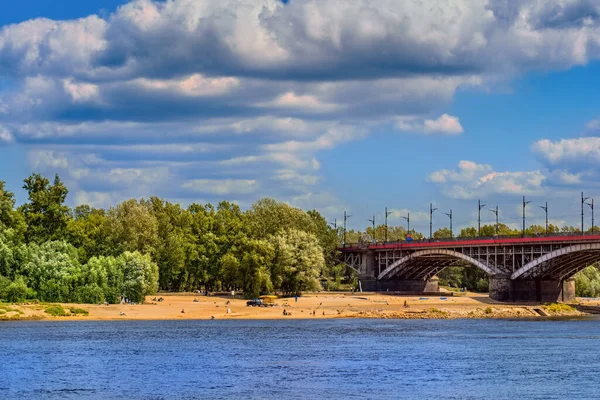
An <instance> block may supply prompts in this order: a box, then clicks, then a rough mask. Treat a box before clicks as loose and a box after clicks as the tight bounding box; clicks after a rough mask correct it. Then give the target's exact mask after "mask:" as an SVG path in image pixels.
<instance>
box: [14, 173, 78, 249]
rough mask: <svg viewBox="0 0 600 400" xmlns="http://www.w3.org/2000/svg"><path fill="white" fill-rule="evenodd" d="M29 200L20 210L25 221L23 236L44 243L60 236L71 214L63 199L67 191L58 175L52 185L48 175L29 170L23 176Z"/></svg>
mask: <svg viewBox="0 0 600 400" xmlns="http://www.w3.org/2000/svg"><path fill="white" fill-rule="evenodd" d="M24 182H25V184H24V185H23V189H25V190H27V194H28V197H29V202H28V203H25V204H23V206H22V207H21V210H22V212H23V215H24V217H25V222H26V223H27V232H26V240H27V241H28V242H34V243H43V242H46V241H49V240H62V239H64V238H65V236H66V235H65V230H66V228H67V223H68V221H69V218H70V214H69V207H68V206H66V205H65V204H64V203H65V199H66V198H67V194H68V193H69V191H68V190H67V188H66V186H65V185H64V184H63V183H62V182H61V180H60V178H59V177H58V175H55V176H54V182H53V184H52V185H51V184H50V181H49V180H48V179H47V178H44V177H43V176H41V175H39V174H32V175H31V176H29V177H28V178H26V179H25V180H24Z"/></svg>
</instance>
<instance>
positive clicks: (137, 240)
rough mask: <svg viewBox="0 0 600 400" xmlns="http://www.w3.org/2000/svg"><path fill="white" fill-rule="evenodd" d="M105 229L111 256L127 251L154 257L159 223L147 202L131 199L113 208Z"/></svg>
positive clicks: (108, 215) (107, 218)
mask: <svg viewBox="0 0 600 400" xmlns="http://www.w3.org/2000/svg"><path fill="white" fill-rule="evenodd" d="M105 229H107V242H108V249H107V250H108V251H109V253H108V254H110V255H114V256H117V255H119V254H121V253H123V252H125V251H129V252H134V251H138V252H140V253H142V254H150V255H154V253H155V251H156V247H157V244H158V234H157V231H158V222H157V221H156V217H155V216H154V214H153V213H152V210H151V206H150V205H149V204H148V203H146V202H143V201H142V202H138V201H137V200H135V199H130V200H126V201H124V202H122V203H119V204H118V205H117V206H116V207H113V208H111V209H110V210H109V211H108V214H107V217H106V224H105Z"/></svg>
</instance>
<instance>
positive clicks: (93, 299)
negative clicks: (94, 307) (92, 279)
mask: <svg viewBox="0 0 600 400" xmlns="http://www.w3.org/2000/svg"><path fill="white" fill-rule="evenodd" d="M75 301H76V302H77V303H86V304H101V303H103V302H104V291H103V290H102V288H100V287H99V286H98V285H96V284H91V285H85V286H81V287H78V288H77V289H75Z"/></svg>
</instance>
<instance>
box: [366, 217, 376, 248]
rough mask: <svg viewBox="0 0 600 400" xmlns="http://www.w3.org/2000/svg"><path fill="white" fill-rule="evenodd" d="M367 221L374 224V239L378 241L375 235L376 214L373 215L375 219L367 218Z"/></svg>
mask: <svg viewBox="0 0 600 400" xmlns="http://www.w3.org/2000/svg"><path fill="white" fill-rule="evenodd" d="M367 221H369V222H371V223H372V224H373V241H374V242H375V243H377V238H376V237H375V216H374V215H373V219H367Z"/></svg>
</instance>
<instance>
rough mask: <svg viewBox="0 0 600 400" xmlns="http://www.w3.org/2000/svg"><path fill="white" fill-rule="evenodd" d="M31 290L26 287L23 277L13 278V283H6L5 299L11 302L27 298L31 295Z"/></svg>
mask: <svg viewBox="0 0 600 400" xmlns="http://www.w3.org/2000/svg"><path fill="white" fill-rule="evenodd" d="M33 295H34V293H33V291H32V290H31V289H30V288H28V287H27V285H26V284H25V281H24V280H23V278H21V277H19V278H17V279H15V281H14V282H13V283H11V284H10V285H8V287H7V288H6V292H5V297H6V300H8V301H11V302H13V303H18V302H22V301H25V299H27V298H31V297H33Z"/></svg>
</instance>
